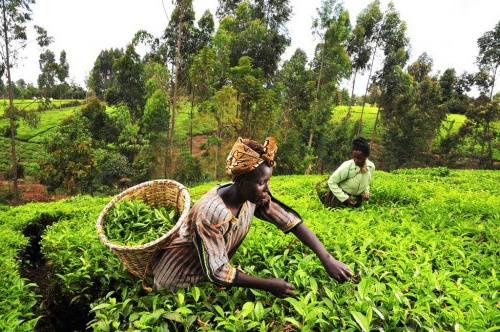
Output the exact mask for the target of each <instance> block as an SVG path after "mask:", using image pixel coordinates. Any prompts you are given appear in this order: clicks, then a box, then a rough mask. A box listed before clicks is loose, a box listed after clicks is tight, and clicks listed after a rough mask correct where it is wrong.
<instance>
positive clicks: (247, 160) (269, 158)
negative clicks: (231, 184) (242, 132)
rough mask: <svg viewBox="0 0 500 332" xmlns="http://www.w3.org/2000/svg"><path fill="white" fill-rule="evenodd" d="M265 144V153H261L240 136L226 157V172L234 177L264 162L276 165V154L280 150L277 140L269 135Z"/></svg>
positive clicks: (272, 165)
mask: <svg viewBox="0 0 500 332" xmlns="http://www.w3.org/2000/svg"><path fill="white" fill-rule="evenodd" d="M263 146H264V154H262V155H260V154H259V153H257V152H255V151H254V150H253V149H252V148H250V147H249V146H248V145H246V144H245V143H244V142H243V139H242V138H241V137H238V139H237V140H236V143H234V145H233V148H232V149H231V152H229V155H228V156H227V159H226V174H227V175H229V176H230V177H232V178H233V179H234V177H236V176H238V175H241V174H245V173H249V172H251V171H253V170H254V169H256V168H257V167H258V166H259V165H260V164H262V163H263V162H265V163H266V164H267V166H269V167H275V166H276V163H275V161H274V155H275V154H276V151H277V150H278V147H277V146H276V140H275V139H274V137H268V138H266V141H265V142H264V144H263Z"/></svg>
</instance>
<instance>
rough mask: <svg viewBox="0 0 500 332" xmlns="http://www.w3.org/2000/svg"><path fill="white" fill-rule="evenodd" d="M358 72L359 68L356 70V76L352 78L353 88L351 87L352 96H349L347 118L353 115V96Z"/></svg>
mask: <svg viewBox="0 0 500 332" xmlns="http://www.w3.org/2000/svg"><path fill="white" fill-rule="evenodd" d="M357 74H358V69H356V70H355V71H354V77H353V79H352V88H351V98H349V106H348V107H347V116H346V117H347V118H348V117H350V116H351V106H352V97H353V96H354V86H355V85H356V75H357Z"/></svg>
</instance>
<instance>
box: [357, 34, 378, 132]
mask: <svg viewBox="0 0 500 332" xmlns="http://www.w3.org/2000/svg"><path fill="white" fill-rule="evenodd" d="M378 43H379V38H378V39H377V43H376V44H375V49H374V50H373V55H372V63H371V64H370V73H369V74H368V80H367V81H366V88H365V94H364V95H363V106H361V115H360V116H359V126H358V136H359V135H360V134H361V127H362V126H363V113H364V111H365V103H366V95H367V94H368V88H369V87H370V79H371V78H372V72H373V63H374V62H375V54H376V53H377V49H378ZM377 117H378V111H377ZM375 123H376V120H375ZM373 133H375V131H374V132H373ZM373 133H372V140H373V138H374V135H373Z"/></svg>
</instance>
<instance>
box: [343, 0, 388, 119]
mask: <svg viewBox="0 0 500 332" xmlns="http://www.w3.org/2000/svg"><path fill="white" fill-rule="evenodd" d="M382 17H383V15H382V12H381V11H380V1H379V0H375V1H373V2H372V3H370V4H369V5H368V7H366V8H365V9H363V11H361V13H360V14H359V15H358V17H357V19H356V26H355V27H354V29H353V30H352V32H351V35H350V36H349V40H348V44H347V52H349V55H350V56H351V63H352V64H351V66H352V71H353V72H352V75H351V76H352V90H351V97H350V99H349V106H348V111H347V113H348V114H349V115H350V114H351V104H352V99H353V96H354V87H355V84H356V76H357V74H358V72H360V73H363V71H364V70H365V69H366V68H367V67H368V62H369V60H370V57H371V55H372V53H375V52H376V48H375V46H376V41H377V36H378V29H379V25H380V22H381V20H382ZM374 44H375V45H374ZM368 80H369V78H368ZM361 116H362V114H361Z"/></svg>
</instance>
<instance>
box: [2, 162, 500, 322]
mask: <svg viewBox="0 0 500 332" xmlns="http://www.w3.org/2000/svg"><path fill="white" fill-rule="evenodd" d="M499 176H500V175H499V174H498V172H495V171H458V170H450V169H447V168H443V167H441V168H428V169H400V170H397V171H394V172H392V173H386V172H383V171H377V172H376V174H375V178H374V182H373V185H372V198H371V200H370V201H369V202H367V203H366V204H364V205H363V206H362V207H361V208H360V209H358V210H335V211H330V210H327V209H325V208H324V207H323V206H322V204H321V203H320V202H319V200H318V198H317V197H316V193H315V190H314V184H315V183H316V182H318V181H319V180H320V179H321V178H322V176H320V175H309V176H297V175H295V176H275V177H273V178H272V179H271V189H272V191H273V193H274V195H275V196H276V197H279V198H280V199H281V200H282V201H284V202H286V203H287V204H289V205H290V206H291V207H293V208H294V209H295V210H297V211H299V213H301V215H302V217H303V219H304V222H305V223H306V224H307V225H308V226H309V227H310V228H311V229H312V230H313V231H315V232H316V234H317V235H318V237H319V238H320V239H321V240H322V241H323V243H324V244H325V246H326V247H327V248H328V250H329V251H331V252H332V254H333V255H334V256H336V257H338V258H339V259H341V260H342V261H344V262H346V263H347V264H348V265H349V266H351V268H352V269H353V270H354V271H355V274H356V278H355V279H354V280H353V281H351V282H348V283H346V284H341V285H339V284H337V283H336V282H335V281H334V280H333V279H330V278H329V277H328V275H327V274H326V273H325V271H324V270H323V269H322V267H321V264H320V262H319V260H318V259H317V258H316V257H315V256H314V255H313V254H312V253H311V251H310V250H308V249H307V248H305V247H303V246H302V245H301V244H300V242H299V241H297V240H296V239H294V237H293V236H292V235H287V236H282V235H281V234H280V232H279V231H278V230H276V229H275V228H274V227H273V226H272V225H270V224H267V223H265V222H262V221H260V220H255V221H254V224H253V226H252V227H251V230H250V233H249V234H248V236H247V238H246V239H245V241H244V242H243V244H242V246H241V247H240V248H239V250H238V252H237V253H236V255H235V256H234V257H233V259H232V261H231V262H232V264H234V265H235V266H238V265H241V267H242V268H243V269H244V271H245V272H247V273H249V274H254V275H259V276H261V277H284V278H286V280H288V281H289V282H292V283H293V284H294V285H295V286H296V287H297V296H296V297H295V298H288V299H284V300H282V299H277V298H273V297H272V296H270V295H269V294H266V293H264V292H261V291H255V290H249V289H241V288H233V289H229V290H219V289H217V288H216V287H214V286H213V285H212V284H210V283H208V282H207V283H201V284H198V285H197V286H193V287H190V288H187V289H180V290H178V291H177V292H174V293H171V292H166V291H156V292H152V293H146V292H144V290H143V289H142V287H141V281H140V280H139V279H137V278H135V277H133V276H132V275H131V274H129V273H128V272H127V271H126V270H125V268H124V267H123V264H122V263H120V261H119V260H118V258H117V257H116V256H115V255H114V254H113V253H112V252H111V251H110V250H109V249H108V248H107V247H105V246H104V245H103V244H102V243H101V242H100V240H99V238H98V236H97V234H96V231H95V221H96V218H97V216H98V214H99V212H100V210H101V209H102V208H103V207H104V206H105V204H106V203H107V202H108V201H109V200H110V197H107V198H92V197H87V196H79V197H74V198H70V199H66V200H63V201H60V202H54V203H49V204H40V203H38V204H29V205H25V206H20V207H11V208H3V209H2V210H0V220H2V224H0V230H1V231H0V236H1V238H2V239H1V241H0V243H2V254H1V256H0V268H1V270H2V271H4V273H3V275H2V278H1V279H0V283H2V285H1V287H0V289H1V290H2V292H3V294H2V297H1V299H2V300H1V301H2V302H1V305H0V322H1V323H0V324H3V326H1V327H2V329H4V330H9V329H16V330H18V331H32V330H33V327H34V326H35V324H36V323H37V320H38V321H39V324H41V323H42V322H43V319H44V317H39V316H38V315H40V314H42V313H45V314H47V315H49V314H50V315H51V316H52V317H54V316H57V314H59V315H60V316H65V317H66V318H67V320H66V321H61V320H59V321H58V322H59V324H61V325H59V326H58V327H59V328H60V329H66V330H69V329H71V330H74V329H78V328H79V329H84V326H85V324H87V325H88V327H89V329H90V330H94V331H144V330H151V331H164V330H167V329H168V330H173V331H183V330H188V329H189V330H200V331H203V330H224V331H227V330H233V331H283V330H290V331H299V330H301V331H308V330H316V331H317V330H320V331H333V330H342V331H359V330H363V331H380V330H385V331H406V330H415V331H419V330H422V331H423V330H426V331H428V330H443V331H486V330H489V331H494V330H497V329H499V328H500V315H499V314H498V313H499V308H498V306H499V303H500V297H499V294H500V293H499V291H500V282H499V278H498V265H499V262H498V257H500V251H499V250H500V247H499V243H500V237H499V234H500V230H499V223H498V221H499V220H500V199H499V195H500V191H499V188H498V185H497V184H498V182H499V181H500V177H499ZM213 184H214V183H213V182H211V183H206V184H204V185H201V186H197V187H191V188H190V189H189V190H190V194H191V197H192V199H193V200H197V199H199V198H200V197H201V195H202V194H203V193H205V192H206V191H207V190H208V189H209V188H210V187H211V186H212V185H213ZM37 236H38V238H37ZM30 238H31V240H32V243H31V244H30V243H29V239H30ZM36 238H37V239H36ZM35 240H37V241H39V243H40V247H41V253H42V255H43V259H39V260H38V262H36V261H35V259H34V255H31V256H27V254H28V253H30V252H31V251H33V249H34V248H35V247H36V246H35V243H36V242H35ZM42 260H45V261H46V264H45V267H46V269H47V272H48V273H49V277H48V278H47V279H45V280H48V283H49V284H50V285H49V286H50V289H51V292H50V293H51V294H52V295H53V296H56V295H57V303H59V304H60V305H62V306H64V309H65V311H61V310H62V309H61V308H60V307H59V308H57V307H50V309H51V310H52V312H50V313H47V312H44V311H36V310H35V312H36V314H34V311H33V308H35V309H36V308H37V307H38V305H35V306H34V307H33V308H32V305H33V304H34V303H35V301H36V302H37V303H39V304H40V303H42V298H40V295H36V294H37V293H38V292H37V290H38V289H39V288H38V287H36V286H35V285H33V284H30V281H29V280H27V279H23V278H20V271H23V270H24V271H26V270H29V268H30V267H31V268H33V267H35V266H36V265H37V264H40V261H42ZM21 262H23V264H21ZM4 276H6V277H4ZM38 286H39V287H41V286H40V283H39V284H38ZM19 296H22V298H20V297H19ZM52 300H54V299H52ZM58 310H59V311H58ZM89 311H90V313H89ZM76 313H78V316H77V315H76ZM63 314H64V315H63ZM77 317H78V318H79V319H80V320H79V319H77ZM59 318H61V317H59ZM82 320H83V321H82ZM56 321H57V320H56ZM77 323H79V324H80V325H79V326H78V327H77ZM64 324H66V325H64ZM72 324H73V325H72ZM14 327H15V328H14Z"/></svg>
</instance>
